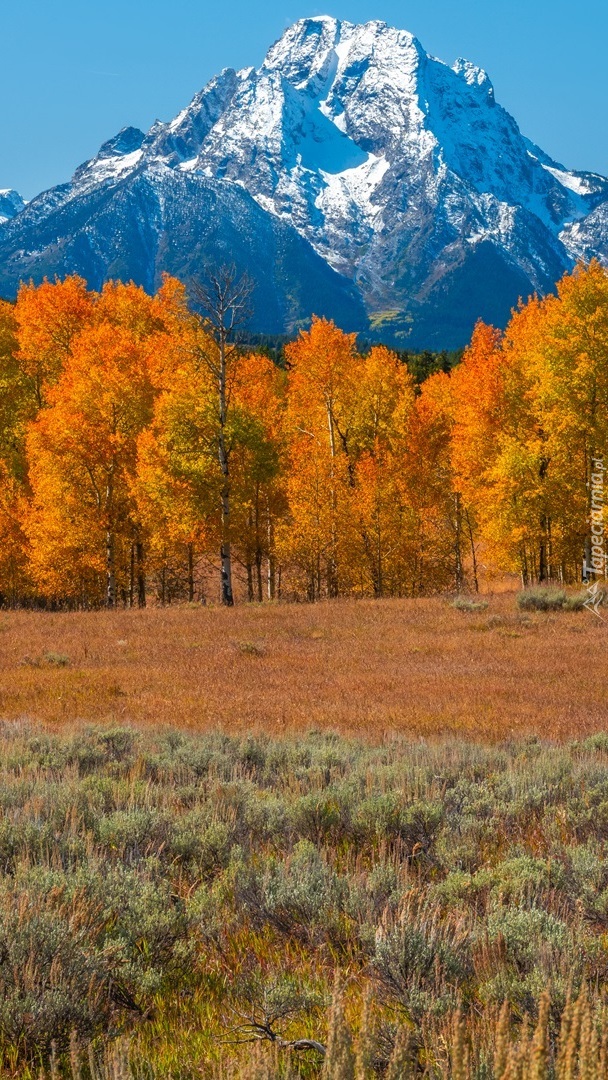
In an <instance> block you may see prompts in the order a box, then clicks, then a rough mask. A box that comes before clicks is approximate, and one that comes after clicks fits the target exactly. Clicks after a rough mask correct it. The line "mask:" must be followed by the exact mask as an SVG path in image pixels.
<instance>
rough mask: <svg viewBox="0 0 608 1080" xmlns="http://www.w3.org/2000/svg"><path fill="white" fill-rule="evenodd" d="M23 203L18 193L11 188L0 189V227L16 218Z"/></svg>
mask: <svg viewBox="0 0 608 1080" xmlns="http://www.w3.org/2000/svg"><path fill="white" fill-rule="evenodd" d="M24 206H25V202H24V201H23V199H22V198H21V195H20V194H19V192H18V191H13V190H12V188H0V225H4V224H5V223H6V222H7V221H10V220H11V219H12V218H14V217H16V216H17V214H19V213H21V211H22V210H23V208H24Z"/></svg>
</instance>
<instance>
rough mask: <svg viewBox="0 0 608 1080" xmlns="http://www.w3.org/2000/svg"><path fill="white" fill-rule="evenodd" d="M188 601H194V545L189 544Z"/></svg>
mask: <svg viewBox="0 0 608 1080" xmlns="http://www.w3.org/2000/svg"><path fill="white" fill-rule="evenodd" d="M188 600H189V601H190V603H192V601H193V600H194V544H188Z"/></svg>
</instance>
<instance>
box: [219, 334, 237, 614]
mask: <svg viewBox="0 0 608 1080" xmlns="http://www.w3.org/2000/svg"><path fill="white" fill-rule="evenodd" d="M219 352H220V356H219V361H220V364H219V407H220V409H219V418H220V432H219V439H218V455H219V462H220V469H221V470H222V476H223V478H224V482H223V485H222V520H221V527H222V540H221V546H220V597H221V602H222V604H224V605H225V606H226V607H232V605H233V604H234V596H233V593H232V556H231V551H230V465H229V460H228V453H227V451H226V409H227V403H226V336H225V333H224V331H223V330H222V332H221V334H220V341H219Z"/></svg>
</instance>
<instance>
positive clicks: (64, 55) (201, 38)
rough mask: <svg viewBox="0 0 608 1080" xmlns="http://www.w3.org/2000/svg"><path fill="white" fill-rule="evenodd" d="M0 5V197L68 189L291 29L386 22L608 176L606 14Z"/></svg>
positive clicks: (374, 4)
mask: <svg viewBox="0 0 608 1080" xmlns="http://www.w3.org/2000/svg"><path fill="white" fill-rule="evenodd" d="M317 3H318V0H312V2H307V0H274V2H271V3H265V2H264V0H257V2H252V0H213V3H210V2H209V0H199V2H198V3H193V2H190V0H170V2H165V3H161V2H160V0H103V2H101V3H95V2H92V0H54V2H52V3H51V2H49V0H28V3H24V2H21V3H20V2H18V0H2V5H1V8H0V34H1V40H2V60H1V64H0V103H1V107H0V188H1V187H15V188H17V189H18V190H20V191H21V192H22V194H23V195H24V196H25V197H26V198H31V197H32V196H33V195H35V194H37V193H38V192H39V191H41V190H43V189H44V188H47V187H50V186H51V185H53V184H56V183H60V182H63V181H66V180H67V179H69V177H70V176H71V174H72V172H73V171H74V169H75V167H76V166H77V165H79V164H80V163H81V162H82V161H84V160H86V159H87V158H88V157H91V156H92V155H93V154H94V153H95V152H96V151H97V149H98V147H99V145H100V144H101V143H102V142H103V141H104V140H105V139H107V138H109V137H110V136H111V135H113V134H115V132H116V131H118V130H119V129H120V128H121V127H124V126H125V125H127V124H133V125H134V126H136V127H141V128H144V129H147V128H148V127H149V126H150V124H151V123H152V122H153V121H154V120H155V119H156V118H159V119H161V120H169V119H171V118H172V117H173V116H174V115H175V114H176V113H177V112H179V110H180V109H182V108H183V107H184V106H185V105H186V104H187V103H188V101H189V100H190V98H191V97H192V96H193V94H194V93H196V91H198V90H200V89H201V87H202V86H204V84H205V83H206V82H207V80H208V79H209V78H210V77H211V76H212V75H214V74H215V73H216V72H218V71H220V70H221V68H223V67H228V66H230V67H245V66H248V65H250V64H255V65H258V64H259V63H260V62H261V60H262V59H263V57H264V54H265V52H266V50H267V48H268V47H269V45H270V44H271V43H272V42H273V41H274V40H275V39H276V38H277V37H279V35H280V34H281V33H282V31H283V29H284V28H285V27H286V26H287V25H288V24H289V23H291V22H293V21H295V20H296V19H298V18H302V17H303V16H306V15H318V14H330V15H335V16H337V17H338V18H342V19H348V20H350V21H351V22H362V21H365V20H368V19H384V20H385V21H386V22H389V23H391V24H392V25H394V26H398V27H401V28H403V29H406V30H410V31H412V33H414V34H416V36H417V37H418V38H419V39H420V41H421V42H422V44H423V46H424V47H425V49H426V50H427V51H428V52H430V53H433V54H434V55H435V56H438V57H440V58H441V59H442V60H445V61H448V62H449V63H452V62H453V61H454V60H455V59H456V58H457V57H458V56H464V57H466V58H467V59H469V60H472V61H474V62H475V63H477V64H479V65H480V66H481V67H484V68H485V69H486V70H487V71H488V73H489V75H490V77H491V79H492V80H493V82H494V85H495V87H496V95H497V98H498V100H499V101H500V102H501V104H503V105H504V106H505V107H506V108H508V109H509V111H510V112H511V113H513V115H514V116H515V118H516V120H517V121H518V123H519V125H520V127H521V129H522V130H523V132H524V133H525V134H526V135H528V136H529V137H530V138H532V139H533V140H534V141H535V142H537V143H538V144H539V145H540V146H542V147H543V149H544V150H546V151H547V152H548V153H550V154H552V155H553V156H554V157H556V158H558V159H559V160H561V161H563V162H564V163H565V164H566V165H567V166H569V167H571V168H580V169H592V170H594V171H596V172H602V173H604V174H608V125H607V123H606V113H607V109H608V63H607V62H606V48H607V42H608V4H607V3H606V0H587V2H586V3H585V4H582V3H580V4H578V5H573V4H572V3H566V0H412V2H411V3H409V4H408V3H398V2H397V0H328V2H327V3H326V4H324V6H322V7H318V6H316V4H317Z"/></svg>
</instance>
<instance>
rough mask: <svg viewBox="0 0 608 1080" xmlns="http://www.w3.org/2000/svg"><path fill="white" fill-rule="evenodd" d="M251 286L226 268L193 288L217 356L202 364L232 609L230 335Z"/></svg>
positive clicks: (225, 598)
mask: <svg viewBox="0 0 608 1080" xmlns="http://www.w3.org/2000/svg"><path fill="white" fill-rule="evenodd" d="M251 291H252V283H251V282H250V280H249V279H248V278H247V277H241V278H237V274H236V270H235V269H234V267H223V268H222V269H220V270H219V271H218V272H217V273H215V274H212V275H210V276H209V279H208V281H207V283H206V284H204V285H201V284H196V283H195V285H194V294H195V296H196V298H197V299H198V301H199V303H200V304H201V305H202V307H203V308H204V310H205V312H206V316H207V325H206V329H207V331H208V332H209V333H210V334H211V336H212V337H213V339H214V342H215V347H216V349H217V353H216V352H215V351H213V355H212V356H211V355H210V354H209V353H205V352H204V351H203V360H204V362H205V363H206V365H207V368H208V370H209V371H210V372H211V373H212V375H213V377H214V379H216V381H217V388H218V420H219V427H218V439H217V452H218V460H219V466H220V470H221V474H222V488H221V543H220V599H221V602H222V604H224V605H225V606H227V607H232V605H233V604H234V595H233V591H232V552H231V533H230V498H231V484H230V479H231V478H230V451H229V448H228V446H227V442H226V434H227V425H228V404H229V400H228V398H229V395H228V363H229V360H232V361H233V362H234V363H236V362H238V350H237V348H236V346H235V345H234V343H232V344H230V340H231V335H232V334H233V333H234V331H235V330H236V328H237V326H238V324H239V322H241V323H242V322H243V321H245V320H246V318H247V316H248V302H249V298H250V296H251Z"/></svg>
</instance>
